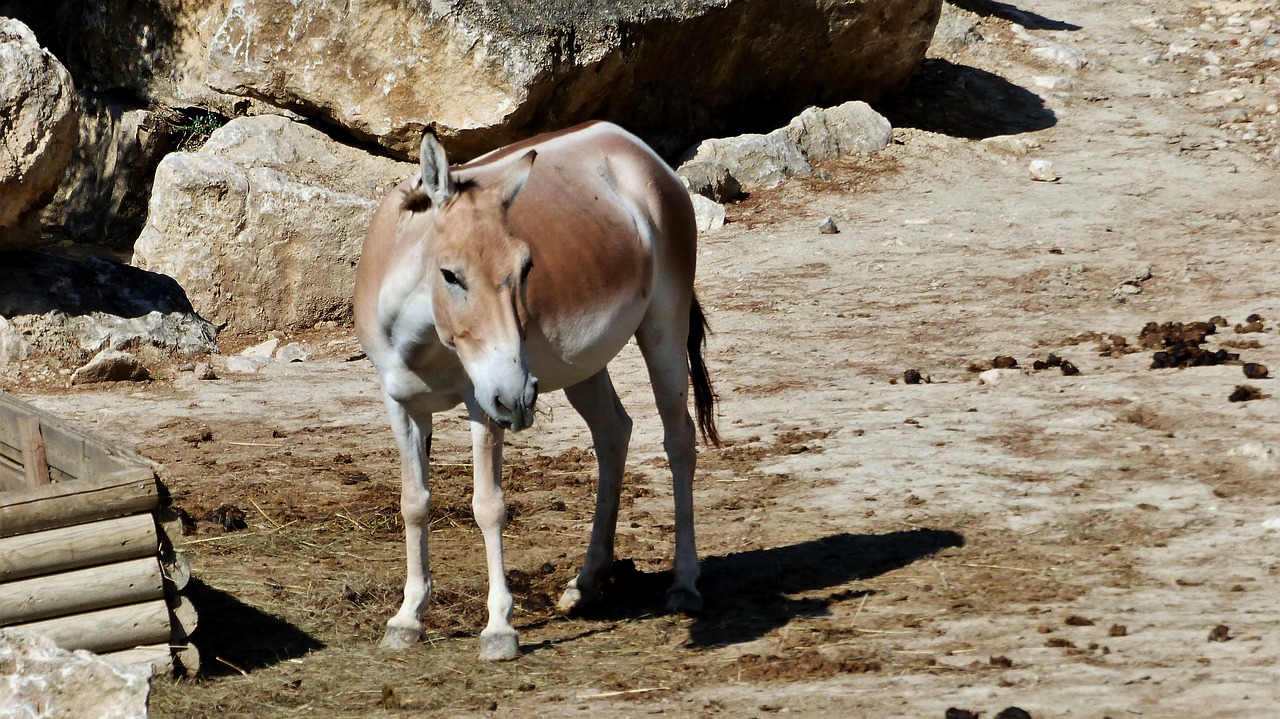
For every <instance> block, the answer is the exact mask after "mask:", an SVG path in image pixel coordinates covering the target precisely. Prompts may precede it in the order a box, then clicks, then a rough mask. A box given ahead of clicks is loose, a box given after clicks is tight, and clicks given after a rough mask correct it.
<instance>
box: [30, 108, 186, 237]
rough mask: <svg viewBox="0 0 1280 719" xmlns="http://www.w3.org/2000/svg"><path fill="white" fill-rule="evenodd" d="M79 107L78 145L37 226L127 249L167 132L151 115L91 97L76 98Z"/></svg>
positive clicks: (165, 148)
mask: <svg viewBox="0 0 1280 719" xmlns="http://www.w3.org/2000/svg"><path fill="white" fill-rule="evenodd" d="M80 106H81V108H82V112H81V116H80V131H79V142H78V143H77V144H76V148H75V151H74V153H72V156H71V159H70V162H69V164H68V165H67V168H66V171H65V172H64V173H63V178H62V183H61V185H59V187H58V190H57V193H56V194H55V196H54V198H53V201H52V202H50V203H49V205H48V206H47V207H45V209H44V211H43V212H42V213H41V224H42V225H43V226H44V227H45V228H46V229H47V230H48V231H49V232H50V234H51V235H54V236H60V237H65V238H68V239H71V240H74V241H76V242H84V243H89V244H96V245H106V246H113V247H131V246H132V245H133V241H134V239H136V238H137V236H138V232H139V231H140V230H141V229H142V223H143V221H144V220H145V219H146V211H147V201H148V198H149V197H150V195H151V177H152V175H154V174H155V169H156V165H158V164H159V163H160V158H161V157H162V156H163V155H164V153H165V152H168V151H169V150H170V149H171V147H170V146H171V144H172V137H171V136H172V134H173V133H172V130H171V128H170V126H169V122H168V121H166V120H165V119H163V118H162V117H161V116H160V115H159V114H158V113H156V112H154V111H152V110H148V109H144V108H138V107H133V106H131V105H127V104H122V103H120V102H116V101H113V100H108V99H104V98H101V97H98V96H95V95H87V94H82V95H81V96H80Z"/></svg>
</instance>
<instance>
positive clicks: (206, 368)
mask: <svg viewBox="0 0 1280 719" xmlns="http://www.w3.org/2000/svg"><path fill="white" fill-rule="evenodd" d="M192 371H193V372H195V374H196V379H203V380H211V379H218V373H217V372H214V371H213V365H211V364H209V363H208V362H197V363H196V366H195V369H193V370H192Z"/></svg>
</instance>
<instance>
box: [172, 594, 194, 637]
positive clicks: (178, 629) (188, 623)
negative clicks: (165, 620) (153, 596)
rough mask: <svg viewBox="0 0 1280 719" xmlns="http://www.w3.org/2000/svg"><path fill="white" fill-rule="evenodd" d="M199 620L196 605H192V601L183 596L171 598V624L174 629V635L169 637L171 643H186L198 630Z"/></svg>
mask: <svg viewBox="0 0 1280 719" xmlns="http://www.w3.org/2000/svg"><path fill="white" fill-rule="evenodd" d="M199 620H200V617H199V616H198V615H197V614H196V605H194V604H192V603H191V600H190V599H187V598H186V597H184V596H182V595H181V594H178V595H176V596H172V597H169V624H170V626H171V627H172V628H173V633H172V634H171V635H170V636H169V640H170V641H172V642H174V643H178V642H185V641H186V640H187V639H188V638H189V637H190V636H191V634H192V632H194V631H195V630H196V625H197V624H199Z"/></svg>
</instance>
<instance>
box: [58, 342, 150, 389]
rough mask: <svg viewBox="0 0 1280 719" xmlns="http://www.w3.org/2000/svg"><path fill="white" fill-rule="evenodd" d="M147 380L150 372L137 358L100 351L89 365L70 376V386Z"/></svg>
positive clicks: (115, 352) (126, 354)
mask: <svg viewBox="0 0 1280 719" xmlns="http://www.w3.org/2000/svg"><path fill="white" fill-rule="evenodd" d="M149 379H151V372H150V371H149V370H148V369H147V368H146V367H144V366H142V362H141V361H139V360H138V358H137V357H134V356H133V355H131V354H129V353H128V352H121V351H120V350H112V349H106V350H102V351H101V352H99V353H98V354H96V355H94V357H93V359H91V360H89V364H87V365H85V366H83V367H81V368H80V369H78V370H76V371H75V372H73V373H72V374H71V384H93V383H96V382H143V381H145V380H149Z"/></svg>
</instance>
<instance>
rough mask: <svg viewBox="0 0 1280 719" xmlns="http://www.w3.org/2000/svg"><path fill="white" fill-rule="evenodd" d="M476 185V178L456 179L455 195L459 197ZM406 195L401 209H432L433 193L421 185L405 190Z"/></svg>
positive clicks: (414, 210)
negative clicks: (429, 192) (429, 193)
mask: <svg viewBox="0 0 1280 719" xmlns="http://www.w3.org/2000/svg"><path fill="white" fill-rule="evenodd" d="M475 187H476V182H475V180H455V181H454V185H453V196H454V197H457V196H458V195H461V194H462V193H464V192H466V191H468V190H471V189H474V188H475ZM403 195H404V197H402V198H400V209H401V210H403V211H405V212H426V211H427V210H430V209H431V195H428V194H427V192H426V190H423V189H422V186H421V185H415V186H414V187H410V188H409V189H407V190H404V191H403Z"/></svg>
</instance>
